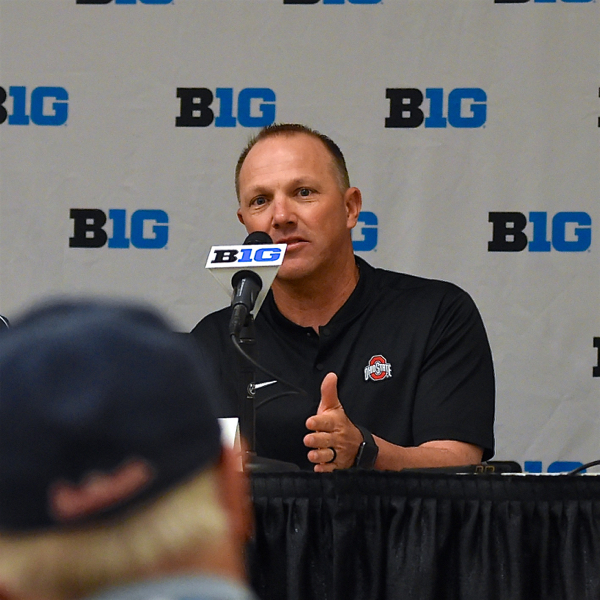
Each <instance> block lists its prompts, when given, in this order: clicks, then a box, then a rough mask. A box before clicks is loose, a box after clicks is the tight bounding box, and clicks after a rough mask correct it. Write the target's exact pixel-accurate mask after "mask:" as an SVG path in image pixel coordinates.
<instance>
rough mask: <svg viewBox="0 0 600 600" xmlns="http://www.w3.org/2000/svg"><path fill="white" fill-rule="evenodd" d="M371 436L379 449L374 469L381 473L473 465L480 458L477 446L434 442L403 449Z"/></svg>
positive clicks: (480, 450) (441, 441) (480, 454)
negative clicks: (408, 469)
mask: <svg viewBox="0 0 600 600" xmlns="http://www.w3.org/2000/svg"><path fill="white" fill-rule="evenodd" d="M374 437H375V441H376V442H377V445H378V446H379V455H378V456H377V461H376V462H375V468H376V469H380V470H382V471H400V470H401V469H407V468H427V467H459V466H463V465H473V464H477V463H479V462H481V458H482V456H483V450H482V449H481V448H480V447H479V446H474V445H473V444H468V443H466V442H457V441H455V440H436V441H431V442H425V443H424V444H421V445H420V446H414V447H405V446H396V445H395V444H392V443H390V442H387V441H385V440H383V439H381V438H378V437H377V436H374Z"/></svg>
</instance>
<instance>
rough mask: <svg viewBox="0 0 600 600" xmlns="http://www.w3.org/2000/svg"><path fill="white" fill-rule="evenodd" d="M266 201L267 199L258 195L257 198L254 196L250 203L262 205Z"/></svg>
mask: <svg viewBox="0 0 600 600" xmlns="http://www.w3.org/2000/svg"><path fill="white" fill-rule="evenodd" d="M266 202H267V200H266V199H265V198H263V197H262V196H259V197H258V198H254V200H252V202H251V203H250V204H251V205H252V206H262V205H263V204H265V203H266Z"/></svg>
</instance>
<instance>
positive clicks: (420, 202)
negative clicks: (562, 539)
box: [0, 0, 600, 472]
mask: <svg viewBox="0 0 600 600" xmlns="http://www.w3.org/2000/svg"><path fill="white" fill-rule="evenodd" d="M287 1H288V3H285V4H284V0H171V1H170V2H169V1H168V0H145V1H143V0H138V1H137V2H135V0H128V2H127V3H125V1H124V0H95V2H93V0H87V1H86V2H85V3H83V2H82V0H79V2H78V1H77V0H0V87H1V88H2V90H4V92H6V99H5V100H4V101H3V102H2V104H1V106H0V122H2V123H1V124H0V312H1V313H2V314H5V315H7V316H8V317H9V318H11V317H14V316H16V315H17V314H18V313H20V312H21V311H22V310H23V309H24V308H26V307H27V306H29V305H30V304H31V303H33V302H34V301H36V300H37V299H39V298H42V297H46V296H48V295H50V294H57V293H59V294H62V293H86V294H88V293H101V294H110V295H119V296H128V297H129V296H130V297H135V298H140V299H142V300H144V301H148V302H151V303H153V304H155V305H156V306H158V307H159V308H161V309H162V310H163V311H166V313H167V314H168V315H169V316H170V318H171V319H172V320H173V321H174V323H175V325H176V327H177V328H178V329H180V330H182V331H187V330H189V329H191V328H192V327H193V326H194V325H195V323H196V322H197V321H198V320H200V318H201V317H203V316H204V315H205V314H206V313H208V312H210V311H212V310H214V309H217V308H219V307H221V306H223V305H225V304H226V303H227V302H228V299H227V297H226V296H225V295H224V294H223V291H222V290H221V288H220V287H219V286H218V284H217V283H216V282H215V281H214V279H213V278H212V276H211V275H210V274H209V273H208V271H205V269H204V264H205V261H206V257H207V254H208V250H209V248H210V246H212V245H213V244H227V243H241V241H242V240H243V238H244V237H245V232H244V230H243V228H242V227H241V225H240V224H239V223H238V222H237V219H236V217H235V210H236V200H235V193H234V186H233V170H234V166H235V162H236V160H237V156H238V154H239V152H240V150H241V149H242V147H243V146H244V145H245V143H246V141H247V139H248V138H249V137H250V135H251V134H253V133H255V132H256V131H258V129H259V128H260V126H261V125H264V124H268V123H270V122H272V121H273V120H276V121H294V122H302V123H305V124H307V125H310V126H312V127H315V128H317V129H319V130H321V131H323V132H324V133H326V134H328V135H330V136H331V137H332V138H333V139H334V140H336V141H337V142H338V144H339V145H340V146H341V148H342V150H343V151H344V153H345V155H346V159H347V162H348V166H349V169H350V175H351V179H352V184H353V185H356V186H358V187H359V188H360V189H361V190H362V192H363V197H364V207H363V210H364V211H365V215H364V216H363V222H362V223H360V224H359V227H358V231H356V235H355V240H356V242H357V243H359V244H360V243H361V242H362V247H363V248H367V249H365V250H362V251H359V254H361V255H362V256H363V257H364V258H365V259H367V260H368V261H370V262H371V263H372V264H374V265H376V266H381V267H385V268H390V269H394V270H400V271H405V272H409V273H415V274H418V275H423V276H426V277H436V278H441V279H447V280H450V281H453V282H455V283H457V284H459V285H460V286H462V287H464V288H465V289H466V290H467V291H469V292H470V293H471V295H472V296H473V297H474V299H475V301H476V302H477V304H478V306H479V308H480V310H481V313H482V315H483V319H484V322H485V324H486V327H487V330H488V334H489V337H490V342H491V345H492V351H493V354H494V359H495V366H496V372H497V389H498V396H497V426H496V433H497V444H498V447H497V455H496V457H497V458H498V459H513V460H517V461H519V462H520V463H521V464H524V465H525V467H526V469H527V470H530V471H536V470H537V471H539V470H541V471H543V472H546V471H548V470H550V471H555V470H561V469H567V468H569V467H571V466H576V464H577V463H585V462H588V461H591V460H594V459H597V458H600V408H599V402H598V399H599V393H598V387H599V385H600V379H599V377H600V368H598V365H599V353H600V348H598V346H600V318H599V313H598V301H599V298H600V294H599V291H600V290H599V287H600V284H599V279H598V256H597V250H596V248H597V244H596V241H595V236H596V227H597V225H596V223H597V222H600V215H599V213H598V202H597V197H598V189H599V166H600V165H599V157H600V148H599V133H600V131H599V125H600V123H599V115H600V98H599V86H600V79H599V75H598V73H599V70H598V67H599V65H600V20H599V17H600V15H599V11H600V8H599V5H598V3H597V2H595V1H579V2H575V1H571V2H567V1H565V0H562V1H556V2H550V1H548V0H546V1H545V2H541V1H540V0H537V1H535V0H529V1H527V2H522V1H521V2H506V1H504V2H498V1H496V2H494V0H383V1H380V2H377V1H376V0H370V1H367V0H362V2H361V1H359V0H347V1H346V2H345V3H344V2H343V1H341V0H338V2H337V3H336V4H333V3H331V0H330V1H329V2H328V1H327V0H318V1H315V0H313V2H312V3H311V4H294V3H292V2H290V0H287ZM192 88H196V89H203V91H200V92H190V91H189V90H190V89H192ZM407 89H409V90H413V91H412V92H406V91H404V90H407ZM2 90H0V99H2V98H3V93H2ZM178 90H180V91H179V92H178ZM186 90H187V91H186ZM388 90H390V91H388ZM414 90H417V91H414ZM461 90H462V91H461ZM419 93H421V94H422V95H423V96H424V100H423V102H422V103H421V104H420V106H417V105H416V103H414V102H413V104H412V105H410V101H409V100H408V99H407V100H406V101H405V102H408V105H406V106H404V107H402V106H400V105H399V103H400V102H401V101H402V100H401V99H402V98H403V97H406V98H408V96H409V95H410V94H413V95H414V94H416V95H417V96H418V95H419ZM186 94H187V96H188V97H189V96H190V95H194V94H195V95H196V96H197V97H200V96H202V95H205V96H210V95H211V94H212V95H213V96H214V100H213V101H212V103H211V104H210V105H209V104H208V102H207V100H204V103H203V104H202V105H201V106H199V107H197V108H199V110H197V111H196V112H193V113H192V112H190V110H188V104H187V101H186V100H185V96H186ZM461 97H462V98H463V99H462V100H461ZM230 100H231V102H230ZM403 108H404V112H402V110H403ZM210 111H212V116H214V120H213V119H212V118H211V112H210ZM419 111H421V112H419ZM421 114H422V116H423V117H424V122H423V123H422V124H420V125H418V126H407V125H415V124H418V121H419V115H421ZM178 122H179V125H182V122H183V123H185V122H187V123H188V124H191V125H194V126H177V123H178ZM444 123H445V125H446V126H445V127H442V126H440V125H442V124H444ZM386 124H387V125H388V126H386ZM223 125H227V126H223ZM435 125H437V126H435ZM72 209H79V210H82V209H88V210H89V209H92V210H95V211H96V212H94V213H90V214H92V215H95V216H93V219H101V215H102V214H104V215H106V217H107V222H106V224H105V225H103V226H102V229H100V225H101V223H100V221H96V226H95V229H94V226H93V225H92V223H93V220H92V221H87V223H90V224H89V225H86V220H85V215H86V213H81V212H79V213H77V212H75V213H72V212H71V211H72ZM111 211H112V212H111ZM114 211H117V212H114ZM137 211H150V212H137ZM491 213H493V214H492V215H491ZM497 213H520V214H521V215H522V217H518V216H517V217H516V218H517V221H518V220H519V219H521V220H522V221H523V222H522V223H521V224H520V225H519V226H517V227H516V229H514V225H512V223H513V222H514V220H515V217H514V216H512V217H510V218H509V216H507V215H505V214H499V215H498V214H497ZM530 213H534V214H533V215H531V214H530ZM72 214H75V215H76V216H75V217H74V218H71V215H72ZM77 215H78V216H77ZM82 215H83V216H82ZM494 215H495V216H494ZM557 215H558V216H557ZM511 219H512V220H511ZM553 223H554V227H553ZM534 225H535V228H536V229H535V232H534ZM123 227H125V229H123ZM511 227H513V230H512V234H511V233H510V228H511ZM86 228H87V229H89V231H88V233H86ZM544 228H546V230H545V231H544ZM71 238H73V239H74V240H75V241H74V242H70V239H71ZM82 238H87V239H92V240H93V241H94V243H96V245H97V247H77V246H78V245H79V246H81V245H82V244H85V243H86V242H82ZM104 241H106V243H103V242H104ZM100 243H102V245H100ZM115 245H117V246H118V245H121V246H126V245H128V247H127V248H125V247H120V248H119V247H114V246H115ZM145 246H149V247H145ZM359 247H360V246H359ZM565 463H571V464H565Z"/></svg>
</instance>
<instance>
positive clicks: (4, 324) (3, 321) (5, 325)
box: [0, 315, 10, 331]
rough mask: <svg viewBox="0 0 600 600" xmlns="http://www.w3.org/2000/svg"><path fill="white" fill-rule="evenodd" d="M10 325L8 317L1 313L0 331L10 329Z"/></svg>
mask: <svg viewBox="0 0 600 600" xmlns="http://www.w3.org/2000/svg"><path fill="white" fill-rule="evenodd" d="M9 327H10V323H9V321H8V319H7V318H6V317H3V316H2V315H0V331H2V330H4V329H8V328H9Z"/></svg>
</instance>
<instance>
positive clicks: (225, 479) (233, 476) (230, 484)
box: [0, 447, 254, 600]
mask: <svg viewBox="0 0 600 600" xmlns="http://www.w3.org/2000/svg"><path fill="white" fill-rule="evenodd" d="M217 481H218V485H219V499H220V501H221V503H222V505H223V506H224V507H225V510H226V511H227V516H228V519H229V524H230V527H231V532H232V535H233V536H234V537H235V538H236V539H237V540H238V541H239V542H240V543H242V544H245V543H246V542H247V541H248V539H249V538H250V536H251V535H252V533H253V530H254V519H253V513H252V502H251V500H250V481H249V479H248V475H247V474H246V473H245V472H244V471H243V470H242V468H241V459H240V455H239V451H238V452H236V451H235V450H233V449H231V448H226V447H223V449H222V451H221V458H220V460H219V465H218V477H217ZM0 600H2V599H0Z"/></svg>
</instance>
